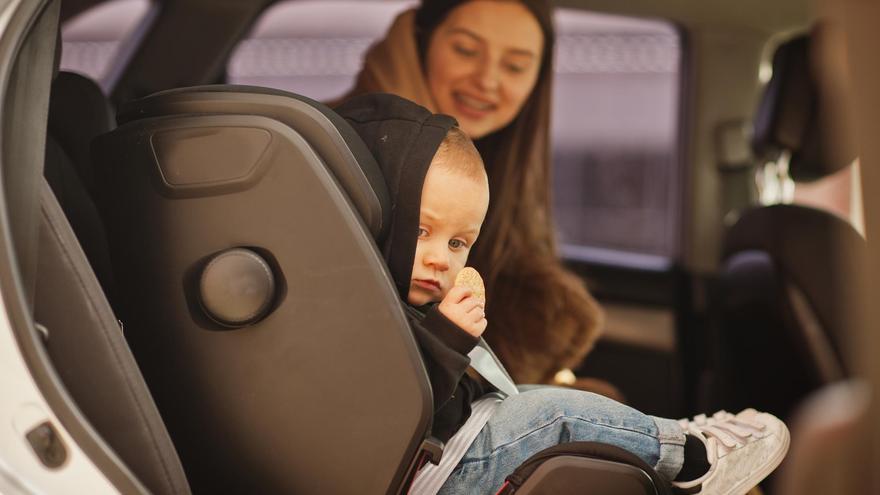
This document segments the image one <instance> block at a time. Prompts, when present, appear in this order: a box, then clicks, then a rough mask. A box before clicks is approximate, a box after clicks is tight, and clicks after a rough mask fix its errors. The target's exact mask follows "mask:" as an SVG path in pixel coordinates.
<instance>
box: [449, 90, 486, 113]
mask: <svg viewBox="0 0 880 495" xmlns="http://www.w3.org/2000/svg"><path fill="white" fill-rule="evenodd" d="M455 99H456V100H458V101H459V103H462V104H464V105H467V106H469V107H471V108H473V109H475V110H480V111H486V110H491V109H492V106H493V105H492V104H491V103H486V102H484V101H481V100H477V99H475V98H471V97H469V96H467V95H462V94H456V95H455Z"/></svg>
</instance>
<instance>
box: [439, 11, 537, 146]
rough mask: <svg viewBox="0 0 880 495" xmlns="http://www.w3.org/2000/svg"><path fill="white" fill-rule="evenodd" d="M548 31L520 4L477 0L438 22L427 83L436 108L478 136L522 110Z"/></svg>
mask: <svg viewBox="0 0 880 495" xmlns="http://www.w3.org/2000/svg"><path fill="white" fill-rule="evenodd" d="M543 49H544V35H543V32H542V31H541V26H540V25H539V24H538V21H537V19H535V17H534V16H533V15H532V13H531V12H529V10H528V9H527V8H526V7H525V6H524V5H522V4H521V3H519V2H515V1H504V0H473V1H470V2H466V3H464V4H462V5H461V6H459V7H456V8H455V9H453V10H452V12H450V13H449V16H447V18H446V19H445V20H444V21H443V23H442V24H440V25H439V26H437V29H436V30H435V31H434V34H433V35H432V37H431V41H430V43H429V46H428V54H427V61H426V62H427V63H426V66H427V72H428V74H427V77H428V87H429V88H430V90H431V94H432V95H433V96H434V101H435V102H436V103H437V111H438V112H440V113H445V114H447V115H451V116H453V117H455V118H456V120H458V123H459V125H460V126H461V128H462V130H464V132H466V133H467V134H468V135H469V136H470V137H471V138H473V139H479V138H481V137H483V136H486V135H487V134H490V133H492V132H495V131H497V130H499V129H501V128H503V127H504V126H506V125H507V124H509V123H510V122H511V121H513V119H514V118H515V117H516V116H517V114H519V111H520V110H521V109H522V107H523V104H525V102H526V100H527V99H528V97H529V95H530V94H531V92H532V89H534V87H535V82H536V81H537V79H538V71H539V70H540V68H541V57H542V54H543Z"/></svg>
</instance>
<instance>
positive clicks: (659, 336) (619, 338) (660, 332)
mask: <svg viewBox="0 0 880 495" xmlns="http://www.w3.org/2000/svg"><path fill="white" fill-rule="evenodd" d="M602 307H603V308H604V309H605V333H604V334H603V335H602V338H603V339H604V340H606V341H609V342H614V343H619V344H626V345H634V346H638V347H645V348H648V349H650V350H654V351H658V352H673V351H674V350H675V348H676V345H675V313H674V312H673V311H672V310H671V309H667V308H646V307H644V306H639V305H634V304H622V303H611V304H608V303H605V304H603V305H602Z"/></svg>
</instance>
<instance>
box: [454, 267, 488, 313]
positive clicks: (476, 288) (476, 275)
mask: <svg viewBox="0 0 880 495" xmlns="http://www.w3.org/2000/svg"><path fill="white" fill-rule="evenodd" d="M455 286H456V287H467V288H468V289H470V290H471V293H473V296H474V297H475V298H477V299H479V300H480V301H482V302H483V303H484V304H485V302H486V286H485V285H483V277H481V276H480V272H478V271H476V270H474V269H473V268H471V267H469V266H466V267H464V268H462V269H461V271H460V272H458V275H456V276H455Z"/></svg>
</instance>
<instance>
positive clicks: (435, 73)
mask: <svg viewBox="0 0 880 495" xmlns="http://www.w3.org/2000/svg"><path fill="white" fill-rule="evenodd" d="M553 41H554V32H553V26H552V22H551V11H550V7H549V6H548V5H547V3H546V2H545V1H541V0H521V1H515V0H511V1H504V0H470V1H460V0H459V1H449V0H425V1H424V2H423V3H422V5H421V6H420V7H419V8H418V9H416V10H410V11H407V12H404V13H403V14H401V15H400V16H399V17H398V18H397V19H396V20H395V21H394V23H393V25H392V26H391V28H390V30H389V32H388V34H387V36H386V38H385V39H384V40H382V41H380V42H379V43H377V44H376V45H374V46H373V47H372V48H371V49H370V51H369V52H368V54H367V56H366V59H365V63H364V68H363V70H362V71H361V73H360V75H359V76H358V79H357V84H356V86H355V88H354V89H353V90H352V92H351V93H350V94H349V95H347V96H346V98H348V97H351V96H354V95H357V94H361V93H369V92H387V93H395V94H398V95H400V96H403V97H405V98H407V99H410V100H413V101H415V102H417V103H419V104H421V105H422V106H425V107H427V108H428V109H430V110H431V111H434V112H439V113H445V114H448V115H452V116H453V117H455V118H456V119H457V120H458V122H459V123H460V125H461V128H462V129H463V130H464V131H465V132H466V133H467V134H468V135H469V136H470V137H471V138H472V139H474V140H475V142H476V145H477V148H478V149H479V151H480V153H481V155H482V156H483V158H484V160H485V162H486V167H487V169H488V172H489V182H490V191H491V196H492V202H491V206H490V209H489V213H488V216H487V219H486V223H485V224H484V230H483V233H482V234H481V236H480V241H479V242H478V243H477V244H476V246H474V250H473V251H472V254H471V257H470V260H469V264H471V265H473V266H474V267H475V268H476V269H477V270H479V271H480V273H482V274H483V276H484V277H485V280H486V293H487V294H490V298H489V300H488V301H487V305H486V312H487V319H488V320H489V321H490V322H491V323H490V327H489V330H488V331H487V332H486V334H485V335H486V340H487V341H488V342H489V343H490V345H491V346H492V348H493V349H494V350H495V352H496V353H497V354H498V356H499V357H500V358H501V360H502V361H503V362H504V364H505V366H506V367H507V369H508V370H509V371H510V373H511V374H512V375H513V378H514V380H515V381H516V382H517V383H548V382H550V381H552V379H553V377H554V375H555V374H556V373H557V372H558V371H560V370H561V369H565V368H573V367H576V366H577V364H578V363H579V362H580V361H581V359H582V358H583V356H584V355H585V354H586V353H587V352H588V351H589V350H590V348H591V347H592V346H593V343H594V342H595V340H596V338H597V336H598V333H599V327H600V325H601V321H602V314H601V311H600V309H599V307H598V305H597V304H596V302H595V300H594V299H593V298H592V297H590V295H589V294H588V293H587V291H586V289H585V288H584V286H583V283H582V282H581V280H580V279H579V278H578V277H576V276H574V275H573V274H571V273H569V272H568V271H567V270H566V269H565V268H563V266H562V265H561V263H560V261H559V258H558V256H557V252H556V241H555V237H554V235H555V230H554V226H553V222H552V215H551V211H550V210H551V207H550V156H549V127H550V115H549V114H550V91H551V76H552V54H553Z"/></svg>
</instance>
